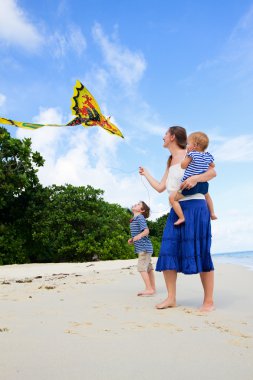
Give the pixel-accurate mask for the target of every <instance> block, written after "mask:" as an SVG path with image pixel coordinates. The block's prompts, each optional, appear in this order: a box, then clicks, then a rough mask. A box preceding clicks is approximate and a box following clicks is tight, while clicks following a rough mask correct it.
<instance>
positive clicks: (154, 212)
mask: <svg viewBox="0 0 253 380" xmlns="http://www.w3.org/2000/svg"><path fill="white" fill-rule="evenodd" d="M108 169H113V170H118V171H119V172H121V173H125V174H131V173H134V172H136V171H139V167H138V168H137V169H133V170H130V171H125V170H122V169H120V168H114V167H111V166H109V167H108ZM140 181H141V183H142V185H143V186H144V187H145V189H146V191H147V196H148V206H149V208H150V212H151V214H160V213H168V212H169V210H168V209H166V210H161V211H153V210H151V199H150V192H149V189H148V186H147V185H146V184H145V182H144V179H143V176H142V175H140Z"/></svg>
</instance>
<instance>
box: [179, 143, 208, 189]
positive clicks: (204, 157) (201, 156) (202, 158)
mask: <svg viewBox="0 0 253 380" xmlns="http://www.w3.org/2000/svg"><path fill="white" fill-rule="evenodd" d="M186 156H187V157H191V158H192V160H191V162H190V163H189V165H188V166H187V168H186V169H185V172H184V176H183V178H182V182H183V181H184V180H186V179H187V178H189V177H191V176H192V175H196V174H201V173H205V172H206V171H207V169H208V167H209V165H210V164H211V163H212V162H213V161H214V158H213V156H212V155H211V154H210V153H208V152H197V151H196V150H192V151H191V152H188V153H187V155H186Z"/></svg>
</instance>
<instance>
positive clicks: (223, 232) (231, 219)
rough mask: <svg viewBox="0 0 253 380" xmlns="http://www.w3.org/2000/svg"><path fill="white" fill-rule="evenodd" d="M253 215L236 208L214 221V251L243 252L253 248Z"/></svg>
mask: <svg viewBox="0 0 253 380" xmlns="http://www.w3.org/2000/svg"><path fill="white" fill-rule="evenodd" d="M252 236H253V216H252V213H248V212H246V211H243V210H236V211H235V212H233V213H231V212H230V213H229V214H227V215H225V216H224V217H220V218H219V219H218V220H216V221H215V222H213V223H212V252H213V253H223V252H242V251H250V250H252V249H253V242H252Z"/></svg>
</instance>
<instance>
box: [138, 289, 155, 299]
mask: <svg viewBox="0 0 253 380" xmlns="http://www.w3.org/2000/svg"><path fill="white" fill-rule="evenodd" d="M154 294H155V290H153V289H152V290H147V289H146V290H143V291H142V292H139V293H137V296H140V297H143V296H153V295H154Z"/></svg>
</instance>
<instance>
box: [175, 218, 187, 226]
mask: <svg viewBox="0 0 253 380" xmlns="http://www.w3.org/2000/svg"><path fill="white" fill-rule="evenodd" d="M184 222H185V218H179V219H178V220H177V221H176V222H175V223H174V226H179V225H180V224H182V223H184Z"/></svg>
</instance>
